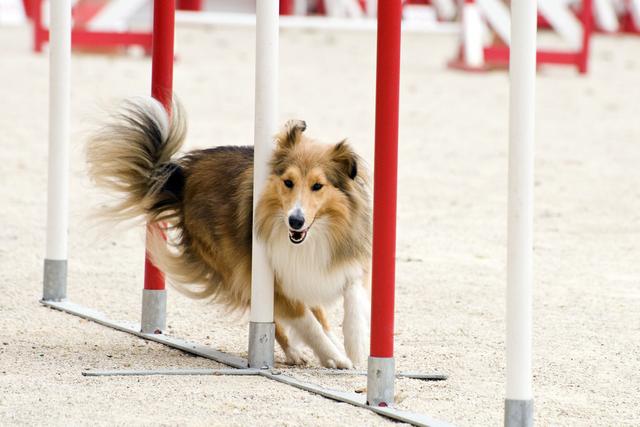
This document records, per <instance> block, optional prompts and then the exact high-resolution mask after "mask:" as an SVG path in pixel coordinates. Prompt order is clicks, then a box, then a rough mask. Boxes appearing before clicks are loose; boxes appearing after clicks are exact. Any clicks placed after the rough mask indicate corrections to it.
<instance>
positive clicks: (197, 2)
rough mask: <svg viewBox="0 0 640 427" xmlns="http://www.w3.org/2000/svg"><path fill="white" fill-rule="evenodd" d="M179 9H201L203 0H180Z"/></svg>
mask: <svg viewBox="0 0 640 427" xmlns="http://www.w3.org/2000/svg"><path fill="white" fill-rule="evenodd" d="M178 9H180V10H194V11H201V10H202V0H178Z"/></svg>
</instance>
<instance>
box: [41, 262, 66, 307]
mask: <svg viewBox="0 0 640 427" xmlns="http://www.w3.org/2000/svg"><path fill="white" fill-rule="evenodd" d="M42 289H43V293H42V299H44V300H45V301H62V300H64V299H65V298H66V297H67V260H66V259H65V260H58V259H45V260H44V278H43V287H42Z"/></svg>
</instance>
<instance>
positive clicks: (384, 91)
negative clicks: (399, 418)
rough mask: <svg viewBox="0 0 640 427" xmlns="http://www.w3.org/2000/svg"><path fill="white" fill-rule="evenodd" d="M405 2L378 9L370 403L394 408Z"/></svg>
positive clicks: (392, 0) (389, 0)
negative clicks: (400, 112) (397, 239)
mask: <svg viewBox="0 0 640 427" xmlns="http://www.w3.org/2000/svg"><path fill="white" fill-rule="evenodd" d="M401 17H402V0H382V1H380V3H379V5H378V47H377V69H376V133H375V144H376V148H375V171H374V179H373V269H372V295H371V354H370V356H369V365H368V375H367V403H368V404H369V405H372V406H388V405H391V404H393V394H394V380H395V362H394V358H393V310H394V293H395V262H396V261H395V254H396V198H397V197H396V195H397V179H398V109H399V100H400V32H401Z"/></svg>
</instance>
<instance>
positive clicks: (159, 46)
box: [144, 0, 176, 290]
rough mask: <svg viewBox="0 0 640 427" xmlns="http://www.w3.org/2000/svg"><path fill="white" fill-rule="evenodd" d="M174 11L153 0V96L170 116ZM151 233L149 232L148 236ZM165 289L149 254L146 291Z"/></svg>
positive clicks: (166, 2) (169, 1)
mask: <svg viewBox="0 0 640 427" xmlns="http://www.w3.org/2000/svg"><path fill="white" fill-rule="evenodd" d="M175 11H176V1H175V0H154V2H153V42H152V52H153V53H152V60H151V96H153V97H154V98H155V99H157V100H158V101H160V102H161V103H162V105H164V108H165V109H166V110H167V111H168V112H169V113H171V99H172V96H173V41H174V28H175ZM149 227H155V226H149ZM150 232H151V231H150V230H147V236H148V235H149V233H150ZM164 288H165V282H164V274H162V271H160V270H159V269H158V268H157V267H156V266H155V265H153V263H152V262H151V260H150V259H149V254H148V253H147V254H146V257H145V262H144V289H152V290H162V289H164Z"/></svg>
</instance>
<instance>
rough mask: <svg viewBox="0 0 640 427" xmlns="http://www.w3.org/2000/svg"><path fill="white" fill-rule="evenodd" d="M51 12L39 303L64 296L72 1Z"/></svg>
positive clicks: (53, 6) (59, 2)
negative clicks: (44, 238)
mask: <svg viewBox="0 0 640 427" xmlns="http://www.w3.org/2000/svg"><path fill="white" fill-rule="evenodd" d="M50 11H51V17H50V20H49V22H50V27H49V165H48V176H47V185H48V189H47V243H46V253H45V259H44V280H43V296H42V299H43V300H45V301H60V300H63V299H65V298H66V296H67V232H68V227H69V212H68V203H69V202H68V200H69V156H68V153H69V149H68V145H69V126H70V100H71V96H70V93H71V90H70V89H71V86H70V85H71V79H70V71H71V0H57V1H55V2H51V5H50Z"/></svg>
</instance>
